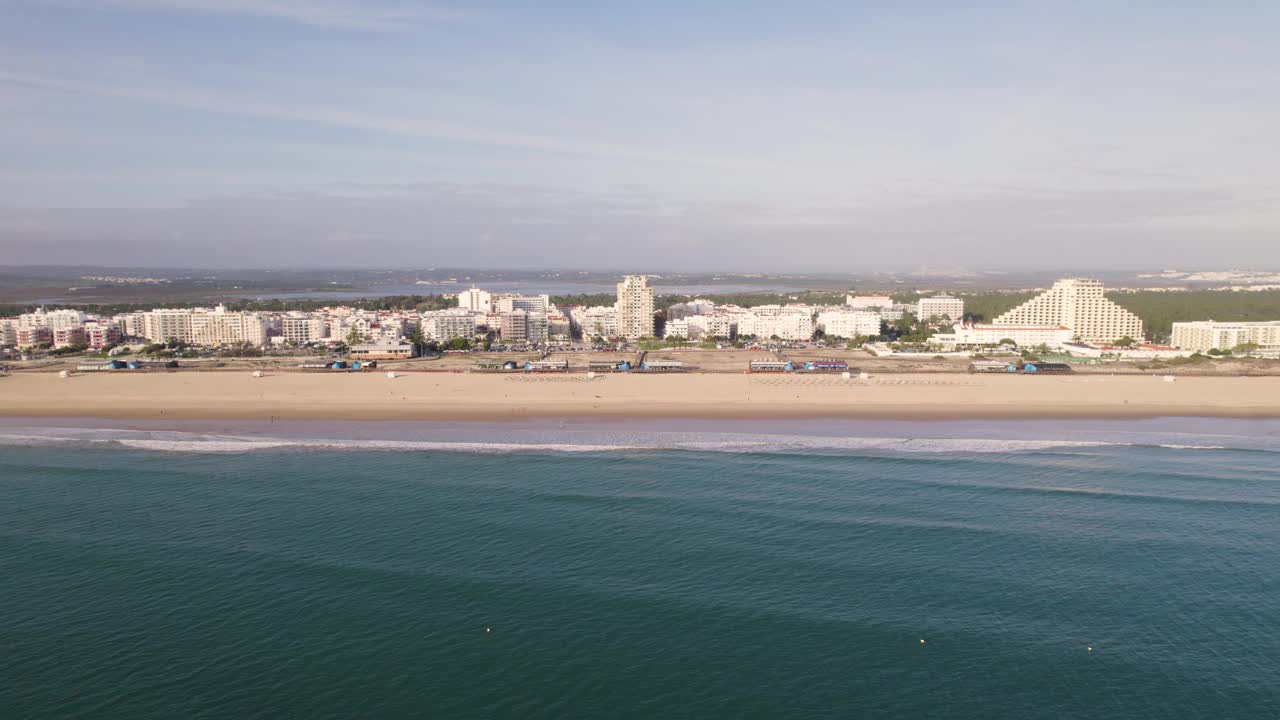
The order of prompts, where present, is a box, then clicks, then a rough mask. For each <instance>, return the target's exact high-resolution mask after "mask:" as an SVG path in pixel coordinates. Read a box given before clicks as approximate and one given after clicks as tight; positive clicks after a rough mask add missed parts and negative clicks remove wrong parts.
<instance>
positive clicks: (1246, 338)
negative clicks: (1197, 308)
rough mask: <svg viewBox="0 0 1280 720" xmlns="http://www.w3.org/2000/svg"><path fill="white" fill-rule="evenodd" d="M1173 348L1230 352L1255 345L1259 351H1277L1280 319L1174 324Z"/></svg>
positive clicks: (1279, 344)
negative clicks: (1244, 346) (1243, 346)
mask: <svg viewBox="0 0 1280 720" xmlns="http://www.w3.org/2000/svg"><path fill="white" fill-rule="evenodd" d="M1170 344H1172V345H1173V346H1174V347H1176V348H1179V349H1182V350H1191V351H1193V352H1209V351H1210V350H1232V349H1234V348H1237V347H1239V346H1241V345H1257V346H1258V348H1259V349H1260V350H1274V349H1280V320H1272V321H1268V322H1215V321H1213V320H1200V321H1196V322H1176V323H1174V324H1173V338H1172V340H1171V341H1170Z"/></svg>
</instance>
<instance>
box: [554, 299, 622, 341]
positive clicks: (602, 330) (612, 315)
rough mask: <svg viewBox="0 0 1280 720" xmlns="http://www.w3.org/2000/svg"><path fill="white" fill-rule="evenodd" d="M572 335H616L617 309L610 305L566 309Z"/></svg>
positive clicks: (605, 336)
mask: <svg viewBox="0 0 1280 720" xmlns="http://www.w3.org/2000/svg"><path fill="white" fill-rule="evenodd" d="M565 312H566V314H567V315H568V316H569V325H570V328H571V330H572V332H573V334H574V335H577V336H578V337H583V338H594V337H602V338H610V337H617V336H618V310H617V308H616V307H613V306H610V305H603V306H595V307H583V306H578V307H571V308H568V309H566V311H565Z"/></svg>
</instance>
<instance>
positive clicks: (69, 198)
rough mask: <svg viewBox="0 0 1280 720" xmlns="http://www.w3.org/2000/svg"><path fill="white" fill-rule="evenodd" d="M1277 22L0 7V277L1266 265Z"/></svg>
mask: <svg viewBox="0 0 1280 720" xmlns="http://www.w3.org/2000/svg"><path fill="white" fill-rule="evenodd" d="M1277 37H1280V3H1276V2H1271V1H1270V0H1258V1H1257V2H1248V1H1245V0H1238V1H1236V2H1232V1H1231V0H1224V1H1223V2H1219V3H1205V2H1182V1H1180V0H1164V1H1163V2H1142V1H1141V0H1135V1H1132V2H1114V1H1110V0H1108V1H1100V2H1091V1H1089V0H1082V1H1080V2H1070V1H1068V0H1027V1H1025V2H1009V3H998V2H975V3H957V2H951V1H950V0H947V1H945V2H944V1H939V2H911V1H910V0H905V1H902V2H888V1H887V0H886V1H884V2H854V1H853V0H847V1H845V2H825V3H817V2H805V1H803V0H794V1H792V2H785V3H783V2H753V1H752V0H737V1H735V2H714V1H707V2H699V1H698V0H684V1H683V2H667V1H665V0H649V1H648V2H623V1H621V0H620V1H619V2H616V3H615V2H598V1H591V2H557V1H555V0H550V1H544V2H538V3H510V2H507V3H503V2H486V1H485V0H477V1H474V2H467V3H446V2H440V3H425V2H410V1H408V0H0V129H2V130H3V132H0V265H18V264H45V263H68V264H71V263H74V264H93V263H101V264H104V265H112V266H121V265H130V266H135V265H136V266H184V267H185V266H201V267H204V266H208V267H333V266H344V265H350V266H359V267H394V266H405V267H427V266H455V267H457V266H468V267H475V266H482V267H494V268H518V267H530V268H566V269H578V268H619V267H628V266H635V267H641V268H645V269H668V270H688V271H754V272H778V271H787V272H817V271H822V272H845V271H848V272H863V271H869V270H912V269H930V270H935V271H936V270H945V269H948V268H964V269H968V270H983V269H1053V268H1057V267H1063V268H1098V269H1111V268H1114V269H1130V268H1135V269H1137V268H1188V267H1196V268H1227V267H1264V268H1278V267H1280V142H1277V134H1278V133H1280V43H1277V42H1276V41H1275V39H1276V38H1277Z"/></svg>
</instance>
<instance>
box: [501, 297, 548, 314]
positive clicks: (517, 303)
mask: <svg viewBox="0 0 1280 720" xmlns="http://www.w3.org/2000/svg"><path fill="white" fill-rule="evenodd" d="M493 306H494V308H493V309H494V312H499V313H509V312H513V311H515V310H524V311H525V312H528V313H539V314H545V313H546V312H547V309H548V308H550V307H551V296H550V295H500V296H498V297H497V298H496V299H494V301H493Z"/></svg>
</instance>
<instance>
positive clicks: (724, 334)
mask: <svg viewBox="0 0 1280 720" xmlns="http://www.w3.org/2000/svg"><path fill="white" fill-rule="evenodd" d="M685 325H686V326H687V327H688V333H689V334H688V335H686V336H685V337H688V338H690V339H694V338H702V337H718V338H724V339H726V340H728V339H730V338H732V337H733V336H735V335H737V333H738V317H737V315H735V314H733V313H729V312H714V313H707V314H705V315H690V316H689V317H687V318H685Z"/></svg>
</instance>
